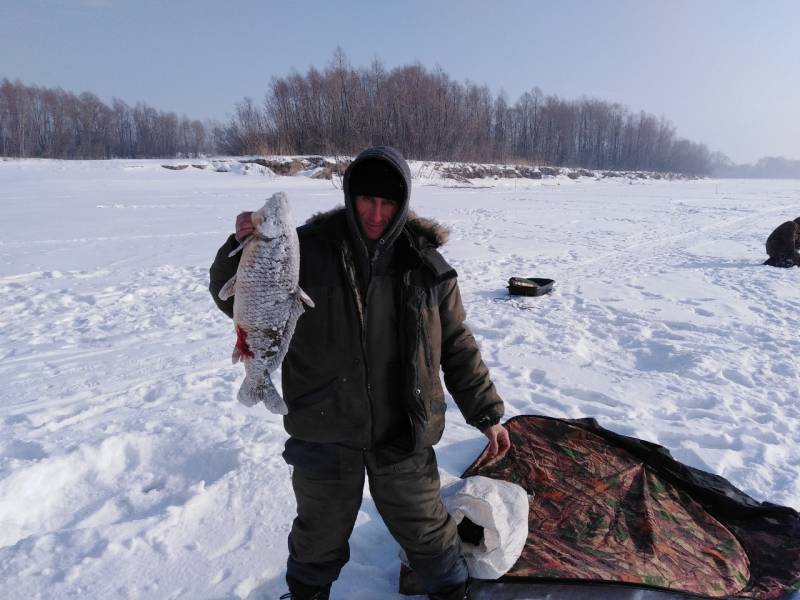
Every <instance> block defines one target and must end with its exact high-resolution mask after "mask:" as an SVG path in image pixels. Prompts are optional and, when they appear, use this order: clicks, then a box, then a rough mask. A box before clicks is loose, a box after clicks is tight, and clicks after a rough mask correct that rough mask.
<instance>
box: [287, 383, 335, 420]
mask: <svg viewBox="0 0 800 600" xmlns="http://www.w3.org/2000/svg"><path fill="white" fill-rule="evenodd" d="M338 383H339V380H338V378H336V379H332V380H331V381H329V382H328V383H326V384H325V385H324V386H322V387H321V388H319V389H316V390H313V391H311V392H308V393H306V394H303V395H301V396H297V397H295V398H293V399H291V400H287V402H286V404H287V406H288V407H289V413H290V414H291V413H297V412H302V411H307V410H322V411H324V406H325V405H326V404H330V402H331V401H332V400H335V398H336V392H337V390H338V387H339V385H338Z"/></svg>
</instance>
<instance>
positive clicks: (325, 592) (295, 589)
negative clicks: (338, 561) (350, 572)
mask: <svg viewBox="0 0 800 600" xmlns="http://www.w3.org/2000/svg"><path fill="white" fill-rule="evenodd" d="M286 583H288V584H289V593H288V594H284V595H283V596H281V600H283V599H286V600H288V599H291V600H328V599H329V597H330V594H331V584H330V583H329V584H328V585H321V586H320V585H308V584H307V583H303V582H302V581H298V580H297V579H294V578H293V577H287V578H286Z"/></svg>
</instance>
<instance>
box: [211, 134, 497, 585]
mask: <svg viewBox="0 0 800 600" xmlns="http://www.w3.org/2000/svg"><path fill="white" fill-rule="evenodd" d="M343 189H344V198H345V206H344V208H340V209H335V210H333V211H330V212H328V213H324V214H320V215H316V216H315V217H313V218H312V219H311V220H310V222H309V223H308V224H306V225H304V226H303V227H300V228H298V236H299V239H300V286H301V287H302V288H303V290H305V291H306V293H308V295H309V296H311V299H312V300H313V301H314V303H315V308H313V309H310V310H307V311H306V312H305V313H304V314H303V316H301V317H300V319H299V321H298V322H297V327H296V329H295V333H294V336H293V338H292V341H291V344H290V346H289V351H288V353H287V355H286V358H285V359H284V361H283V365H282V384H283V396H284V399H285V401H286V404H287V406H288V408H289V412H288V414H287V415H286V416H285V417H284V426H285V428H286V431H287V432H288V433H289V435H290V436H291V437H290V438H289V440H288V441H287V442H286V448H285V451H284V454H283V455H284V458H285V460H286V462H287V463H289V464H290V465H293V467H294V469H293V472H292V485H293V489H294V493H295V497H296V500H297V518H296V519H295V520H294V523H293V525H292V530H291V533H290V534H289V559H288V563H287V575H286V579H287V583H288V585H289V590H290V594H291V596H290V597H291V598H293V599H294V600H298V599H314V600H324V599H326V598H328V596H329V591H330V588H331V584H332V582H333V581H335V580H336V579H337V577H338V576H339V572H340V571H341V569H342V567H343V566H344V564H345V563H346V562H347V560H348V559H349V554H350V551H349V546H348V539H349V537H350V534H351V532H352V530H353V526H354V524H355V519H356V516H357V514H358V509H359V506H360V505H361V498H362V490H363V484H364V477H365V472H366V475H367V477H368V480H369V485H370V491H371V494H372V497H373V499H374V501H375V505H376V507H377V509H378V511H379V512H380V514H381V517H382V518H383V520H384V522H385V523H386V525H387V526H388V528H389V531H390V532H391V534H392V535H393V536H394V538H395V539H396V540H397V541H398V543H399V544H400V545H401V546H402V547H403V549H404V550H405V552H406V554H407V556H408V559H409V562H410V563H411V566H412V567H413V569H414V571H415V572H416V573H417V574H418V575H419V577H420V579H421V580H422V582H423V584H424V585H425V588H426V591H427V592H428V593H429V597H430V598H435V599H436V598H438V599H459V600H460V599H462V598H468V589H467V587H468V586H467V579H468V578H467V569H466V564H465V562H464V558H463V556H462V552H461V544H460V540H459V538H458V535H457V531H456V525H455V523H454V522H453V520H452V518H450V516H449V515H448V514H447V511H446V510H445V508H444V505H443V503H442V501H441V498H440V495H439V474H438V468H437V465H436V456H435V454H434V452H433V448H432V446H433V445H434V444H436V443H437V442H438V441H439V439H440V438H441V436H442V431H443V429H444V413H445V402H444V391H443V390H442V386H441V382H440V376H439V371H440V367H441V369H442V370H443V371H444V379H445V384H446V385H447V389H448V390H449V392H450V393H451V395H452V396H453V398H454V399H455V401H456V404H457V405H458V407H459V408H460V410H461V412H462V413H463V414H464V416H465V418H466V420H467V422H469V423H470V424H472V425H474V426H475V427H477V428H478V429H480V430H481V431H482V432H483V433H484V435H485V436H486V437H487V438H488V439H489V443H490V451H491V452H492V453H493V454H495V455H502V454H504V453H505V452H506V450H508V448H509V446H510V441H509V437H508V432H507V431H506V430H505V428H503V427H502V426H501V425H499V424H498V423H499V420H500V417H501V416H502V415H503V402H502V400H501V399H500V398H499V396H498V395H497V392H496V391H495V388H494V385H493V384H492V382H491V379H490V378H489V372H488V369H487V368H486V366H485V365H484V363H483V361H482V360H481V356H480V352H479V350H478V347H477V344H476V342H475V340H474V338H473V337H472V334H471V333H470V331H469V329H468V328H467V327H466V325H465V324H464V318H465V313H464V308H463V306H462V303H461V297H460V293H459V289H458V285H457V282H456V273H455V271H454V270H453V269H452V267H450V265H448V264H447V262H445V260H444V259H443V258H442V256H441V255H440V254H439V253H438V251H437V250H436V248H437V247H438V246H439V245H441V244H443V243H444V242H445V241H446V238H447V232H446V231H445V230H444V229H443V228H442V227H441V226H440V225H438V224H436V223H434V222H432V221H428V220H424V219H419V218H417V217H416V216H414V215H413V213H410V212H409V208H408V204H409V197H410V191H411V174H410V171H409V168H408V165H407V164H406V161H405V160H404V159H403V157H402V156H401V155H400V153H399V152H397V151H396V150H394V149H392V148H388V147H375V148H369V149H367V150H365V151H364V152H362V153H361V154H359V155H358V157H356V159H355V160H354V161H353V162H352V163H351V165H350V166H349V167H348V169H347V171H346V172H345V175H344V180H343ZM251 231H252V226H251V225H250V219H249V213H243V214H242V215H239V217H237V233H236V234H235V236H231V237H230V238H229V239H228V241H227V243H226V244H225V245H224V246H223V247H222V248H221V249H220V251H219V253H218V254H217V258H216V260H215V261H214V264H213V265H212V267H211V284H210V291H211V294H212V295H213V296H214V300H215V301H216V303H217V304H218V305H219V307H220V308H221V309H222V310H223V311H225V312H226V313H227V314H228V315H231V314H232V309H233V305H232V300H229V301H227V302H223V301H221V300H219V299H218V297H217V292H218V291H219V289H220V288H221V287H222V285H223V284H224V282H225V281H227V280H228V279H229V278H230V277H231V276H232V275H233V273H234V272H235V269H236V266H237V262H236V260H237V259H236V257H234V258H228V253H229V252H230V250H231V249H233V248H234V247H236V245H237V243H238V242H237V239H235V238H238V239H244V237H246V236H247V235H248V234H249V233H250V232H251ZM237 256H238V255H237ZM287 597H288V596H287Z"/></svg>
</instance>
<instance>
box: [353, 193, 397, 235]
mask: <svg viewBox="0 0 800 600" xmlns="http://www.w3.org/2000/svg"><path fill="white" fill-rule="evenodd" d="M356 213H357V214H358V220H359V222H360V224H361V231H363V232H364V236H365V237H366V238H367V239H368V240H371V241H373V242H374V241H376V240H379V239H380V238H381V236H382V235H383V233H384V231H386V228H387V227H388V226H389V224H390V223H391V222H392V219H394V216H395V215H396V214H397V202H395V201H394V200H389V199H387V198H381V197H380V196H356Z"/></svg>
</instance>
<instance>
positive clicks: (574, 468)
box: [401, 416, 800, 600]
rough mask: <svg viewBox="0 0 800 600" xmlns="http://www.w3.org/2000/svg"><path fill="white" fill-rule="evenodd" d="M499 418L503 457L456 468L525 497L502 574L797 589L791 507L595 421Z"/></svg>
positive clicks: (714, 589)
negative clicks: (523, 522) (517, 539)
mask: <svg viewBox="0 0 800 600" xmlns="http://www.w3.org/2000/svg"><path fill="white" fill-rule="evenodd" d="M504 426H505V427H506V428H507V429H508V431H509V434H510V436H511V441H512V446H511V449H510V450H509V452H508V454H506V456H505V457H504V458H503V459H501V460H490V459H489V458H488V454H487V450H484V451H483V452H482V453H481V455H480V456H479V457H478V458H477V460H476V461H475V462H474V463H473V464H472V465H471V466H470V467H469V468H468V469H467V470H466V471H465V472H464V474H463V475H462V477H471V476H475V475H482V476H484V477H491V478H495V479H500V480H504V481H510V482H513V483H516V484H518V485H520V486H522V487H523V488H524V489H525V490H526V491H527V492H528V493H529V494H532V496H531V497H530V511H529V521H528V539H527V541H526V544H525V547H524V549H523V551H522V555H521V556H520V558H519V560H518V561H517V562H516V563H515V564H514V566H513V567H512V568H511V569H510V570H509V571H508V572H507V573H506V575H505V576H504V577H503V578H502V579H501V580H500V581H502V582H508V583H523V582H531V583H533V582H545V581H546V582H550V583H552V582H554V581H555V582H558V581H562V582H565V581H570V582H581V583H590V584H591V583H596V584H600V583H612V584H627V585H634V586H642V587H646V588H651V589H659V590H667V591H674V592H680V593H683V594H691V595H695V596H700V597H706V598H755V599H765V600H766V599H769V600H772V599H778V598H784V597H787V596H788V595H789V594H790V593H791V592H793V591H796V590H798V589H800V516H799V515H798V513H797V512H796V511H795V510H794V509H792V508H788V507H782V506H777V505H774V504H771V503H769V502H758V501H756V500H754V499H753V498H751V497H749V496H747V495H746V494H744V493H743V492H742V491H740V490H738V489H736V488H735V487H734V486H733V485H731V484H730V483H729V482H728V481H727V480H725V479H723V478H722V477H719V476H717V475H714V474H711V473H707V472H704V471H701V470H699V469H695V468H692V467H689V466H686V465H684V464H681V463H679V462H678V461H676V460H675V459H674V458H672V456H671V455H670V453H669V451H668V450H667V449H666V448H664V447H662V446H659V445H657V444H653V443H651V442H647V441H644V440H640V439H636V438H632V437H628V436H623V435H619V434H616V433H613V432H611V431H608V430H606V429H603V428H602V427H600V425H599V424H598V423H597V422H596V421H595V420H594V419H576V420H565V419H555V418H550V417H541V416H520V417H514V418H512V419H509V420H508V421H507V422H506V423H505V424H504ZM404 580H405V582H406V583H405V584H404ZM410 582H413V573H412V574H409V573H404V576H403V577H401V591H413V590H410V589H408V588H409V584H410ZM487 585H489V584H488V583H487ZM404 586H405V589H404Z"/></svg>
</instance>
